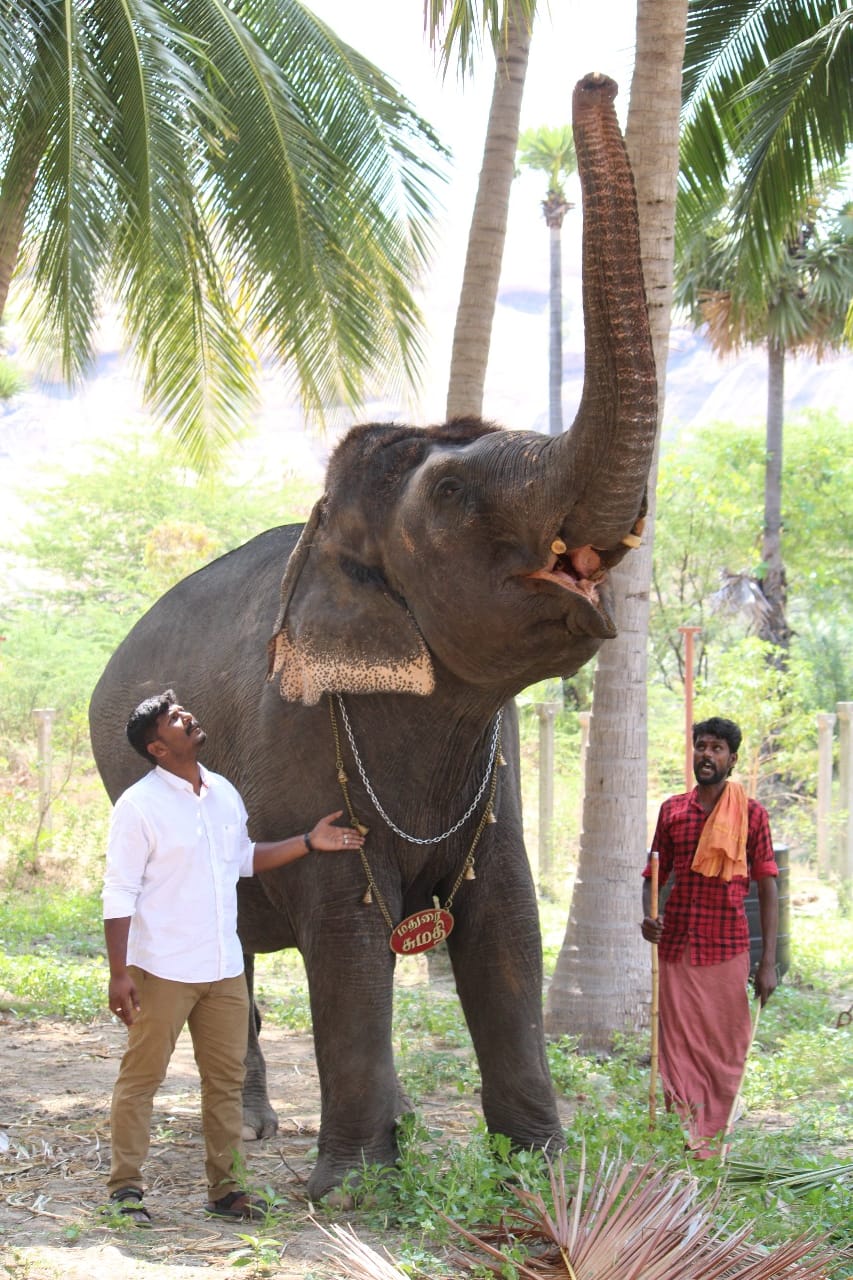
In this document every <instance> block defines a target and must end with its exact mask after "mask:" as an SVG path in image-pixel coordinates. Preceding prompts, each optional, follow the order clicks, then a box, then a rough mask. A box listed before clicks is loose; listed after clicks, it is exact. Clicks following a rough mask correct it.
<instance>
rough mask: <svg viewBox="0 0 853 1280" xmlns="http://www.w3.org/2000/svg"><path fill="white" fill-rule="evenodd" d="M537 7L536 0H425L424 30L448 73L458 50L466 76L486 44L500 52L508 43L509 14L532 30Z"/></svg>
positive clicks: (459, 66)
mask: <svg viewBox="0 0 853 1280" xmlns="http://www.w3.org/2000/svg"><path fill="white" fill-rule="evenodd" d="M536 6H537V0H424V30H425V31H426V33H427V36H428V38H429V42H430V46H431V47H432V48H433V49H437V50H439V53H440V59H441V64H442V66H443V68H444V71H445V73H446V72H447V69H448V67H449V66H450V62H451V59H452V58H453V54H454V51H455V53H456V64H457V67H458V69H459V74H460V76H462V77H463V78H464V77H465V76H467V75H471V74H472V73H473V70H474V65H475V62H476V59H477V57H478V56H479V55H480V53H481V52H482V51H483V49H484V48H485V46H486V45H490V46H491V48H492V49H493V50H494V51H495V52H497V51H498V50H499V49H500V47H501V45H502V44H504V43H505V42H506V31H507V22H508V21H509V18H510V16H512V18H513V19H514V20H515V21H516V22H519V23H521V24H522V25H523V26H524V27H526V28H527V30H528V31H529V30H531V29H532V27H533V19H534V17H535V16H536Z"/></svg>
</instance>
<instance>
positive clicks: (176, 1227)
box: [0, 1014, 478, 1280]
mask: <svg viewBox="0 0 853 1280" xmlns="http://www.w3.org/2000/svg"><path fill="white" fill-rule="evenodd" d="M124 1040H125V1030H124V1027H122V1026H120V1025H119V1024H118V1023H117V1022H113V1021H112V1020H110V1021H109V1022H107V1021H104V1022H99V1023H95V1024H93V1025H90V1026H83V1025H79V1024H75V1023H70V1022H64V1021H62V1020H60V1019H40V1020H37V1021H36V1020H25V1019H17V1018H15V1017H14V1016H10V1015H8V1014H0V1080H2V1081H3V1090H2V1095H1V1096H0V1280H7V1278H13V1280H22V1278H23V1277H26V1280H196V1277H201V1276H205V1277H208V1278H209V1277H210V1276H211V1275H214V1276H215V1275H220V1276H225V1275H229V1276H234V1275H239V1274H241V1272H240V1271H235V1270H234V1263H233V1261H229V1255H232V1254H233V1253H234V1251H235V1250H236V1249H239V1248H240V1247H241V1245H244V1244H245V1241H242V1240H241V1239H240V1233H241V1232H243V1233H247V1234H253V1235H255V1236H262V1235H267V1236H270V1237H272V1238H274V1239H275V1240H277V1241H279V1242H280V1245H281V1248H280V1249H279V1250H278V1252H279V1253H280V1255H281V1256H280V1262H279V1263H278V1265H277V1266H276V1269H275V1271H274V1274H275V1276H276V1277H277V1278H278V1280H296V1278H297V1277H298V1278H299V1280H302V1278H303V1277H305V1276H307V1275H309V1274H311V1275H314V1276H317V1277H321V1276H335V1275H341V1274H342V1272H341V1269H340V1264H336V1263H335V1260H334V1255H333V1253H332V1251H331V1249H330V1246H329V1243H328V1241H327V1240H326V1238H325V1236H324V1235H323V1233H322V1231H321V1230H320V1228H319V1227H318V1226H317V1225H315V1224H314V1223H313V1222H312V1220H311V1205H310V1204H309V1202H308V1200H307V1198H306V1195H305V1190H304V1186H305V1181H306V1179H307V1176H308V1173H309V1172H310V1169H311V1165H312V1163H313V1160H312V1158H311V1155H310V1153H311V1149H312V1147H314V1145H315V1143H316V1137H317V1129H318V1125H319V1120H320V1091H319V1083H318V1080H317V1071H316V1066H315V1062H314V1049H313V1044H312V1040H311V1037H310V1036H306V1035H296V1034H293V1033H291V1032H286V1031H282V1030H280V1029H278V1028H275V1027H269V1026H266V1027H265V1028H264V1034H263V1043H264V1053H265V1056H266V1060H267V1066H268V1072H269V1080H270V1088H271V1090H272V1102H273V1106H274V1107H275V1108H276V1110H277V1112H278V1116H279V1132H278V1134H277V1136H276V1137H275V1138H273V1139H271V1140H269V1141H267V1142H259V1143H251V1144H249V1145H248V1150H247V1161H248V1166H249V1176H250V1180H251V1182H252V1183H253V1185H256V1186H262V1187H266V1186H270V1187H272V1188H273V1189H274V1190H275V1191H276V1193H277V1194H278V1195H279V1196H281V1197H282V1198H284V1200H285V1206H284V1208H283V1211H282V1215H281V1217H280V1218H277V1219H276V1220H275V1223H274V1225H273V1226H272V1227H271V1228H269V1229H266V1230H265V1229H264V1228H263V1227H261V1226H260V1225H259V1224H256V1223H239V1224H235V1223H219V1222H217V1221H215V1220H213V1219H210V1218H207V1217H205V1216H204V1215H203V1213H202V1211H201V1206H202V1203H203V1201H204V1199H205V1187H204V1177H203V1168H202V1160H203V1149H202V1139H201V1125H200V1119H199V1110H198V1076H197V1072H196V1067H195V1063H194V1061H193V1057H192V1045H191V1043H190V1040H189V1036H188V1035H187V1033H186V1032H185V1033H184V1034H183V1035H182V1036H181V1039H180V1040H179V1042H178V1047H177V1049H176V1051H175V1055H174V1057H173V1060H172V1063H171V1065H170V1068H169V1073H168V1076H167V1078H166V1081H165V1083H164V1085H163V1087H162V1088H161V1090H160V1092H159V1094H158V1095H157V1098H156V1100H155V1109H154V1121H153V1125H152V1135H153V1140H152V1145H151V1154H150V1156H149V1160H148V1163H147V1165H146V1176H147V1179H148V1190H147V1191H146V1196H145V1201H146V1204H147V1206H148V1208H149V1210H150V1212H151V1215H152V1218H153V1220H154V1226H153V1228H152V1229H151V1230H139V1229H135V1228H129V1227H128V1228H125V1227H121V1228H119V1229H116V1228H111V1227H109V1226H108V1225H107V1224H106V1223H104V1222H103V1221H102V1220H101V1218H100V1216H99V1212H98V1209H99V1206H100V1205H101V1204H102V1203H103V1200H104V1196H105V1192H104V1186H105V1181H106V1175H107V1170H108V1167H109V1101H110V1094H111V1090H112V1085H113V1081H114V1079H115V1076H116V1071H117V1068H118V1063H119V1060H120V1057H121V1053H122V1051H123V1046H124ZM473 1101H474V1100H472V1101H471V1102H469V1101H467V1100H464V1099H460V1097H459V1095H456V1096H455V1097H453V1098H449V1097H448V1098H445V1099H436V1101H435V1103H434V1104H432V1107H431V1106H430V1104H429V1103H427V1104H426V1105H422V1106H421V1107H420V1108H419V1109H420V1110H421V1111H422V1112H424V1113H428V1112H429V1111H430V1110H432V1109H434V1110H436V1111H437V1110H439V1109H440V1111H441V1125H442V1128H443V1129H444V1130H445V1132H447V1133H452V1131H453V1129H454V1127H458V1129H459V1131H460V1132H463V1131H464V1130H465V1129H466V1128H468V1127H469V1126H470V1125H471V1123H472V1121H473V1119H474V1117H475V1115H477V1114H478V1112H477V1110H476V1108H475V1106H474V1105H472V1103H473ZM425 1118H427V1119H428V1115H426V1114H425ZM325 1221H326V1224H327V1225H328V1222H329V1219H328V1218H326V1219H325ZM338 1222H339V1223H340V1225H345V1222H346V1217H345V1213H343V1212H342V1213H341V1215H340V1216H339V1218H338ZM359 1234H360V1235H361V1236H362V1237H364V1233H362V1232H360V1233H359ZM365 1238H366V1237H365ZM371 1243H373V1244H374V1246H377V1245H378V1244H379V1241H378V1240H377V1239H374V1240H373V1241H371ZM242 1274H248V1275H252V1274H256V1273H255V1272H254V1270H253V1269H252V1268H251V1267H248V1268H247V1269H246V1270H245V1271H244V1272H243V1273H242Z"/></svg>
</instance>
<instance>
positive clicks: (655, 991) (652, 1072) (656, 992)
mask: <svg viewBox="0 0 853 1280" xmlns="http://www.w3.org/2000/svg"><path fill="white" fill-rule="evenodd" d="M651 861H652V894H651V914H652V919H653V920H657V918H658V871H659V868H660V855H659V854H658V851H657V849H655V850H653V851H652V855H651ZM659 998H660V972H659V969H658V944H657V943H656V942H653V943H652V1018H651V1021H652V1048H651V1062H650V1066H649V1128H650V1129H654V1127H655V1124H656V1121H657V1117H656V1106H657V1099H656V1094H657V1083H658V1004H659Z"/></svg>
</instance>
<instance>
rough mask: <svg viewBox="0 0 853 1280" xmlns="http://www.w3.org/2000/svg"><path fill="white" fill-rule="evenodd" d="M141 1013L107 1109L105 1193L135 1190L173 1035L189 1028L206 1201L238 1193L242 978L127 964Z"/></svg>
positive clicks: (244, 1026)
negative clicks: (174, 973)
mask: <svg viewBox="0 0 853 1280" xmlns="http://www.w3.org/2000/svg"><path fill="white" fill-rule="evenodd" d="M128 971H129V972H130V973H131V974H132V976H133V980H134V982H135V983H136V990H137V992H138V995H139V1004H140V1012H139V1013H138V1014H137V1015H136V1021H135V1022H134V1023H133V1024H132V1026H131V1027H129V1029H128V1036H127V1050H126V1051H125V1054H124V1057H123V1058H122V1060H121V1066H120V1068H119V1074H118V1079H117V1081H116V1084H115V1088H114V1090H113V1099H112V1107H111V1109H110V1140H111V1153H112V1154H111V1162H110V1177H109V1182H108V1183H107V1190H108V1191H109V1192H110V1193H112V1192H113V1191H117V1190H118V1188H119V1187H138V1188H139V1190H140V1191H141V1190H142V1186H143V1184H142V1164H143V1162H144V1161H145V1157H146V1156H147V1155H148V1147H149V1143H150V1140H151V1115H152V1111H153V1108H154V1095H155V1093H156V1092H157V1090H158V1088H159V1087H160V1085H161V1084H162V1082H163V1078H164V1077H165V1075H166V1069H167V1067H168V1065H169V1060H170V1058H171V1057H172V1052H173V1050H174V1048H175V1044H176V1042H177V1039H178V1036H179V1035H180V1033H181V1030H182V1029H183V1027H184V1024H187V1025H188V1026H189V1030H190V1035H191V1036H192V1042H193V1052H194V1054H195V1060H196V1063H197V1065H198V1069H199V1075H200V1076H201V1123H202V1130H203V1132H204V1145H205V1173H206V1175H207V1186H208V1193H209V1196H210V1199H212V1200H219V1199H220V1198H221V1197H222V1196H224V1195H227V1194H228V1192H229V1191H237V1190H241V1189H242V1188H241V1187H240V1186H238V1182H237V1180H236V1177H235V1175H236V1174H237V1173H238V1172H239V1171H238V1170H237V1169H235V1161H236V1160H237V1159H238V1158H240V1159H242V1154H243V1142H242V1127H243V1099H242V1090H243V1077H244V1074H245V1058H246V1045H247V1039H248V1028H249V995H248V992H247V990H246V979H245V976H244V975H243V974H242V973H241V974H240V975H239V977H236V978H223V979H221V980H220V981H218V982H204V983H199V984H193V983H189V982H172V981H170V980H169V979H167V978H158V977H156V976H155V975H154V974H153V973H147V972H146V971H145V970H143V969H138V968H137V967H136V966H135V965H129V966H128Z"/></svg>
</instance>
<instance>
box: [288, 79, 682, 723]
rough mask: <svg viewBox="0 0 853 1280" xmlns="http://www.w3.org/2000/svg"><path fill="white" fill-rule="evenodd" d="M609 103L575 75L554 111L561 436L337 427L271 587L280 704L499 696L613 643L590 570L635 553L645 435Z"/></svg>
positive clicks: (646, 336) (627, 187) (640, 346)
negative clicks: (571, 365) (564, 384)
mask: <svg viewBox="0 0 853 1280" xmlns="http://www.w3.org/2000/svg"><path fill="white" fill-rule="evenodd" d="M615 95H616V85H615V84H614V82H613V81H612V80H608V79H607V78H605V77H602V76H587V77H585V79H583V80H582V81H580V83H579V84H578V85H577V87H576V89H575V93H574V99H573V123H574V138H575V147H576V150H577V157H578V173H579V176H580V180H581V188H582V193H583V209H584V243H583V304H584V322H585V349H586V354H585V373H584V389H583V395H582V398H581V403H580V407H579V409H578V413H577V416H576V418H575V421H574V423H573V425H572V427H571V429H570V430H569V431H567V432H565V433H564V434H563V435H562V436H559V437H556V438H555V437H548V436H543V435H540V434H538V433H532V432H522V431H511V430H505V429H503V428H499V427H496V426H495V425H494V424H491V423H486V422H482V421H480V420H479V419H456V420H453V421H451V422H449V423H445V424H444V425H442V426H435V427H429V428H426V429H423V428H414V427H408V426H397V425H387V424H369V425H366V426H360V427H355V428H353V430H351V431H350V432H349V433H348V434H347V435H346V436H345V437H344V439H343V440H342V442H341V443H340V445H339V446H338V448H337V449H336V451H335V453H334V454H333V456H332V459H331V461H330V464H329V468H328V473H327V483H326V492H325V494H324V496H323V498H321V500H320V501H319V502H318V504H317V506H316V507H315V509H314V512H313V514H312V516H311V519H310V520H309V522H308V524H307V525H306V527H305V530H304V532H303V534H302V537H301V539H300V542H299V544H298V546H297V548H296V550H295V551H294V553H293V555H292V556H291V559H290V562H289V564H288V568H287V572H286V574H285V577H284V580H283V583H282V601H281V609H280V613H279V617H278V621H277V623H276V627H275V633H274V635H273V639H272V640H271V641H270V676H271V678H272V677H273V676H279V678H280V688H281V693H282V696H283V697H284V698H286V699H291V700H294V701H302V702H305V703H309V704H310V703H314V702H316V701H317V700H318V699H319V697H320V696H321V695H322V693H324V692H335V691H338V692H355V693H367V692H373V691H394V692H404V693H411V694H416V695H428V694H430V693H432V692H433V690H434V688H435V685H436V679H437V672H438V669H439V668H440V669H442V670H443V672H444V673H446V674H449V675H450V676H451V678H454V677H455V678H456V679H459V680H461V681H464V682H465V683H466V684H468V685H480V686H488V687H490V688H491V689H493V690H495V691H496V692H499V694H500V696H501V697H508V696H511V695H512V694H514V693H516V692H518V691H519V690H520V689H522V688H524V687H525V685H527V684H530V683H532V682H533V681H536V680H539V679H543V678H544V677H546V676H549V675H557V674H562V675H568V674H571V673H572V672H573V671H576V670H577V669H578V667H579V666H580V665H581V664H582V663H583V662H585V661H586V660H587V659H588V658H589V657H591V656H592V654H593V653H594V652H595V650H596V649H597V648H598V646H599V644H600V643H601V641H602V640H603V639H606V638H608V637H610V636H613V635H614V634H615V628H614V624H613V620H612V617H611V614H610V606H609V602H608V589H607V571H608V569H609V568H611V567H612V566H613V565H614V564H616V563H617V562H618V561H619V560H620V559H621V558H622V556H623V555H624V554H625V553H626V551H627V549H628V547H630V546H635V545H637V543H638V541H639V537H638V534H639V532H640V530H641V527H642V516H643V514H644V511H645V485H646V478H647V475H648V470H649V465H650V461H651V455H652V449H653V445H654V438H655V432H656V427H657V397H656V376H655V364H654V356H653V351H652V344H651V335H650V332H649V323H648V314H647V309H646V298H645V290H644V285H643V277H642V269H641V263H640V244H639V230H638V218H637V207H636V196H635V193H634V185H633V179H632V176H631V171H630V167H629V164H628V157H627V153H626V151H625V146H624V143H623V140H622V137H621V134H620V131H619V126H618V122H617V120H616V113H615V110H614V107H613V100H614V98H615ZM520 376H522V375H521V374H520Z"/></svg>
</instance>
